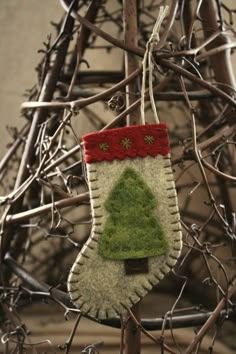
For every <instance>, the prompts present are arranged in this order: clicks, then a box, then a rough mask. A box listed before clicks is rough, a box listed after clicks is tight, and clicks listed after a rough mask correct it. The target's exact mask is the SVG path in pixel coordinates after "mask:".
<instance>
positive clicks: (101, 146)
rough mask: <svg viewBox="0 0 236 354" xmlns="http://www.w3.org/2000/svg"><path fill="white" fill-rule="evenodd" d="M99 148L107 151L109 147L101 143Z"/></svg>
mask: <svg viewBox="0 0 236 354" xmlns="http://www.w3.org/2000/svg"><path fill="white" fill-rule="evenodd" d="M98 147H99V149H100V150H102V151H107V150H108V148H109V146H108V144H107V143H100V144H99V145H98Z"/></svg>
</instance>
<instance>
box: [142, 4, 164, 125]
mask: <svg viewBox="0 0 236 354" xmlns="http://www.w3.org/2000/svg"><path fill="white" fill-rule="evenodd" d="M168 9H169V6H161V7H160V11H159V14H158V17H157V20H156V23H155V25H154V27H153V31H152V34H151V37H150V38H149V40H148V42H147V44H146V51H145V54H144V58H143V76H142V88H141V122H142V124H143V125H144V124H145V85H146V70H147V65H148V73H149V76H148V86H149V97H150V102H151V106H152V110H153V114H154V119H155V122H156V123H160V120H159V118H158V114H157V109H156V104H155V100H154V94H153V83H152V78H153V62H152V52H153V49H154V48H155V46H156V45H157V43H158V42H159V40H160V37H159V31H160V27H161V24H162V22H163V20H164V18H165V16H166V13H167V11H168Z"/></svg>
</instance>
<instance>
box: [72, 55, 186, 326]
mask: <svg viewBox="0 0 236 354" xmlns="http://www.w3.org/2000/svg"><path fill="white" fill-rule="evenodd" d="M148 50H149V49H148ZM148 50H147V52H148ZM147 57H148V55H147V56H146V58H147ZM144 60H146V59H145V58H144ZM144 71H145V72H146V69H145V70H144ZM144 75H145V74H144ZM149 75H152V73H151V70H150V63H149ZM143 82H145V79H144V80H143ZM149 86H150V85H149ZM150 96H151V94H150ZM142 97H143V98H144V94H143V95H142ZM153 101H154V100H153ZM152 103H153V102H152ZM143 107H144V104H143V103H142V122H143V121H144V109H143ZM154 115H155V117H156V120H157V119H158V118H157V113H156V111H154ZM83 148H84V156H85V162H86V166H87V175H88V182H89V190H90V198H91V209H92V218H93V225H92V232H91V236H90V237H89V239H88V241H87V242H86V243H85V245H84V246H83V248H82V250H81V252H80V253H79V255H78V257H77V259H76V261H75V263H74V265H73V266H72V269H71V271H70V274H69V278H68V291H69V293H70V296H71V299H72V301H73V302H74V303H75V304H77V305H78V307H79V308H80V309H81V311H82V312H83V313H86V314H88V315H90V316H92V317H97V318H100V319H104V318H109V317H114V316H117V315H126V314H127V309H129V308H131V307H132V306H133V305H134V304H135V303H137V302H138V301H139V300H140V299H141V298H142V297H143V296H145V295H146V294H147V293H148V292H149V291H150V290H151V289H152V288H153V286H155V285H156V284H157V283H158V282H159V281H160V280H161V279H163V277H164V276H165V275H166V274H167V273H168V272H169V271H170V270H171V269H172V267H173V266H174V265H175V263H176V261H177V259H178V257H179V254H180V251H181V246H182V242H181V225H180V217H179V211H178V204H177V195H176V189H175V183H174V177H173V172H172V167H171V161H170V154H169V142H168V133H167V127H166V125H165V124H163V123H162V124H160V123H157V124H150V125H144V124H143V125H139V126H128V127H124V128H117V129H111V130H106V131H102V132H96V133H91V134H88V135H85V136H84V137H83Z"/></svg>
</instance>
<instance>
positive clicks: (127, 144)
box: [120, 138, 132, 150]
mask: <svg viewBox="0 0 236 354" xmlns="http://www.w3.org/2000/svg"><path fill="white" fill-rule="evenodd" d="M120 144H121V146H122V147H123V148H124V149H126V150H128V149H129V148H130V146H131V144H132V141H131V140H130V139H129V138H124V139H122V140H121V142H120Z"/></svg>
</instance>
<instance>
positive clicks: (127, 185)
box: [98, 167, 168, 260]
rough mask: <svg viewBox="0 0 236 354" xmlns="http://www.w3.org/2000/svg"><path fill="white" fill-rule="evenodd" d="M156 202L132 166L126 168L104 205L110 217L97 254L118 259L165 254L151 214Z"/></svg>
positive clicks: (160, 231) (164, 243) (162, 238)
mask: <svg viewBox="0 0 236 354" xmlns="http://www.w3.org/2000/svg"><path fill="white" fill-rule="evenodd" d="M156 205H157V201H156V198H155V197H154V195H153V193H152V191H151V190H150V188H149V187H148V185H147V184H146V183H145V182H144V181H143V180H142V179H141V178H140V177H139V176H138V174H137V173H136V172H135V171H134V169H132V168H129V167H128V168H126V169H125V170H124V172H123V173H122V175H121V176H120V178H119V179H118V181H117V183H116V184H115V186H114V188H113V189H112V191H111V192H110V194H109V196H108V198H107V200H106V202H105V205H104V206H105V209H106V210H107V212H108V214H109V217H108V219H107V222H106V224H105V227H104V231H103V233H102V235H101V237H100V240H99V245H98V252H99V254H100V255H101V256H102V257H104V258H108V259H117V260H118V259H119V260H126V259H138V258H145V257H151V256H160V255H165V254H166V253H167V251H168V243H167V240H166V239H165V235H164V232H163V229H162V227H161V225H160V224H159V222H158V219H157V217H156V216H155V215H153V210H154V209H155V208H156Z"/></svg>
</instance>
